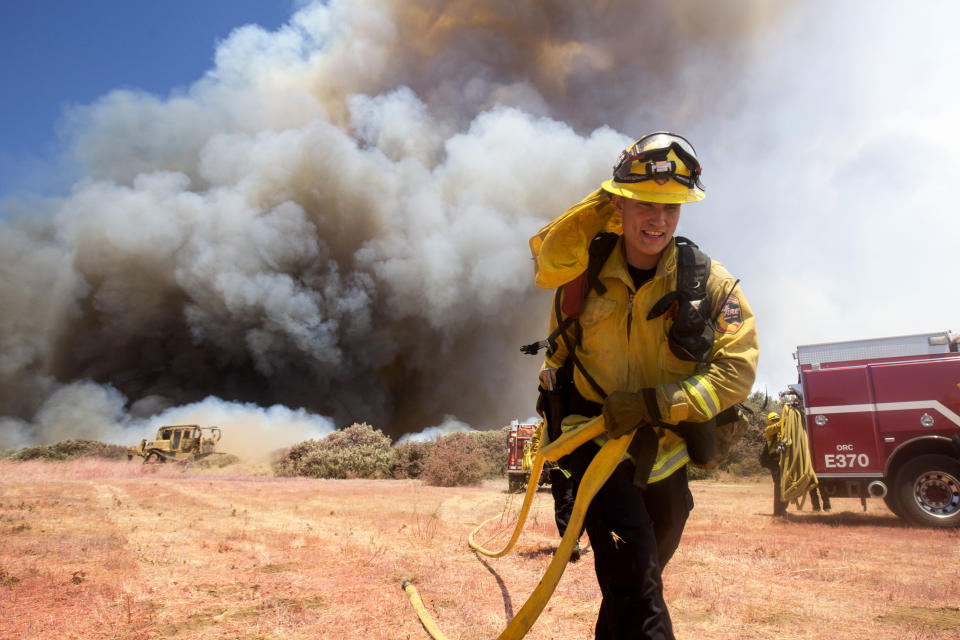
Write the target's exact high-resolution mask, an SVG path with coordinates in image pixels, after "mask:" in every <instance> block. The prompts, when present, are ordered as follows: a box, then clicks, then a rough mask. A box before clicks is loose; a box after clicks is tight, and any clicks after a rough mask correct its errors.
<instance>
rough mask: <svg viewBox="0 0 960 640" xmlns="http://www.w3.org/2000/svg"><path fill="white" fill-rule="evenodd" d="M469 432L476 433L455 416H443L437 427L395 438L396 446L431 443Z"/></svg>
mask: <svg viewBox="0 0 960 640" xmlns="http://www.w3.org/2000/svg"><path fill="white" fill-rule="evenodd" d="M471 431H476V429H474V428H473V427H471V426H470V425H468V424H467V423H465V422H461V421H460V420H458V419H457V417H456V416H444V417H443V421H442V422H441V423H440V424H438V425H434V426H431V427H427V428H426V429H424V430H423V431H418V432H417V433H405V434H403V435H402V436H400V437H399V438H397V441H396V444H403V443H404V442H431V441H433V440H436V439H438V438H441V437H443V436H445V435H449V434H451V433H470V432H471Z"/></svg>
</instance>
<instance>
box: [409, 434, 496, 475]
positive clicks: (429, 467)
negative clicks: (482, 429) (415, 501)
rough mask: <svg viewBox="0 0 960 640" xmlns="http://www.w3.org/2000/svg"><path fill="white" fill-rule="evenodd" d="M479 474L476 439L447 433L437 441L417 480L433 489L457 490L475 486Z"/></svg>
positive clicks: (480, 453)
mask: <svg viewBox="0 0 960 640" xmlns="http://www.w3.org/2000/svg"><path fill="white" fill-rule="evenodd" d="M483 474H484V460H483V451H482V447H481V445H480V442H479V439H478V438H475V437H473V436H472V435H471V434H467V433H451V434H449V435H446V436H443V437H441V438H438V439H437V441H436V446H435V447H434V449H433V452H432V453H431V454H430V457H429V458H427V461H426V463H425V464H424V466H423V473H422V475H421V478H422V479H423V481H424V482H426V483H427V484H429V485H432V486H435V487H460V486H464V485H471V484H479V483H480V480H482V479H483Z"/></svg>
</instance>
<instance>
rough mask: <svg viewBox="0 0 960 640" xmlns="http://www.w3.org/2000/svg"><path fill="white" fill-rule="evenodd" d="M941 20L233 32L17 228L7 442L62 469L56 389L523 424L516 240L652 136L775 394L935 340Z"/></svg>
mask: <svg viewBox="0 0 960 640" xmlns="http://www.w3.org/2000/svg"><path fill="white" fill-rule="evenodd" d="M934 5H936V3H934V4H931V5H924V6H923V7H917V8H914V9H911V11H910V12H908V13H907V14H905V13H904V12H902V11H900V10H899V8H898V5H897V4H896V3H893V2H877V3H872V4H871V7H870V11H869V12H864V11H863V10H861V9H860V8H856V7H845V6H842V5H841V6H835V5H834V4H833V3H828V2H816V3H812V4H810V3H808V4H806V5H803V6H799V5H798V6H796V7H794V8H792V9H786V8H784V9H774V8H772V6H771V5H770V3H767V2H762V1H760V0H756V1H755V2H743V3H736V4H730V3H713V2H709V1H707V0H701V1H697V2H690V3H683V6H679V5H678V6H674V5H670V6H669V7H668V6H666V5H652V6H646V5H644V6H638V5H637V4H636V3H633V2H628V1H627V0H617V1H614V2H604V3H583V2H574V1H573V0H556V1H555V2H549V3H546V4H544V5H539V4H538V5H536V6H535V7H534V6H528V5H522V4H521V5H518V4H517V3H515V2H512V1H509V2H508V1H507V0H502V1H501V0H495V1H492V2H483V3H478V2H473V1H468V0H462V1H456V2H449V1H447V0H445V1H444V2H440V1H439V0H405V1H404V2H399V0H332V1H331V2H329V3H325V4H324V3H319V2H316V3H310V4H306V5H304V6H303V7H302V8H301V9H299V10H298V11H297V12H296V13H295V14H294V15H293V16H292V17H291V20H290V22H289V24H287V25H286V26H284V27H283V28H281V29H279V30H277V31H275V32H267V31H264V30H262V29H260V28H258V27H255V26H247V27H243V28H240V29H238V30H236V31H235V32H234V33H233V34H231V36H230V37H229V38H228V39H226V40H225V41H223V42H222V43H220V44H219V45H218V46H217V49H216V56H215V65H214V67H213V68H212V69H211V70H210V71H209V72H208V73H207V74H206V75H205V76H204V77H203V78H201V79H199V80H198V81H197V82H195V83H194V84H193V85H192V86H190V87H189V88H188V89H186V90H183V91H178V92H176V93H174V94H171V95H170V96H167V97H158V96H153V95H148V94H144V93H140V92H135V91H128V90H118V91H114V92H112V93H110V94H108V95H106V96H104V97H103V98H101V99H100V100H98V101H96V102H94V103H93V104H91V105H87V106H84V107H80V108H77V109H74V110H73V111H72V112H71V113H70V114H69V118H68V125H69V127H68V130H69V131H70V132H71V141H72V144H71V153H72V156H73V158H74V160H75V162H77V163H78V164H79V166H81V167H82V169H83V174H84V175H85V176H86V177H85V178H84V179H83V180H81V181H79V182H78V183H76V184H75V185H74V187H73V189H72V190H71V192H70V193H69V194H67V195H66V196H64V197H62V198H59V199H56V200H48V201H46V202H43V203H40V204H36V205H34V206H33V208H32V209H31V210H30V211H29V212H28V213H27V215H20V216H18V217H16V218H15V219H14V218H13V217H12V214H11V212H14V211H15V209H14V207H13V206H12V205H11V206H10V207H9V208H8V209H6V211H7V215H8V217H10V218H11V221H3V220H2V218H0V279H2V283H3V287H2V288H0V414H2V415H4V416H7V417H5V418H4V419H3V420H4V422H3V424H2V425H0V429H2V430H4V431H7V432H9V433H15V434H17V435H16V438H17V439H18V441H24V440H26V441H34V442H41V441H45V440H48V439H50V438H54V437H60V436H61V435H62V434H63V431H62V430H61V428H60V426H58V425H64V424H66V423H65V422H64V418H61V417H60V416H61V414H59V413H58V412H56V411H53V410H52V409H51V408H50V406H51V405H50V404H49V403H50V402H53V401H54V400H55V396H56V395H57V394H60V393H61V392H62V393H67V392H66V391H63V390H64V389H69V390H70V393H88V394H90V397H91V399H90V400H89V402H87V401H84V402H82V403H78V406H89V407H91V408H90V409H89V417H90V420H89V421H86V420H85V421H82V422H83V423H84V424H100V423H101V422H103V421H109V420H113V421H115V422H116V423H117V424H118V425H120V427H121V428H128V427H129V426H130V425H132V424H135V423H137V422H136V421H138V420H143V419H145V418H150V417H151V416H156V415H157V414H161V415H162V412H163V411H167V410H174V409H173V408H174V407H184V406H188V407H189V406H197V405H196V403H202V402H214V400H204V399H205V398H210V397H211V396H212V397H214V398H220V399H222V400H224V401H226V402H230V403H233V404H229V405H226V406H228V407H245V408H246V409H244V410H250V411H254V412H256V411H261V412H264V416H265V417H269V416H270V415H272V414H270V411H274V412H276V411H278V410H277V409H273V410H264V409H253V408H254V407H273V406H275V405H282V406H285V407H290V408H291V409H290V411H291V412H293V413H292V415H293V416H294V418H291V419H293V421H294V422H295V423H297V424H300V423H301V422H306V423H310V422H311V421H313V420H318V421H320V422H321V423H323V424H326V423H325V422H324V420H326V419H325V418H320V417H319V416H329V417H330V419H331V420H332V423H333V424H337V425H340V426H345V425H347V424H350V423H351V422H353V421H361V422H362V421H365V422H368V423H370V424H372V425H374V426H375V427H377V428H381V429H383V430H384V431H385V432H386V433H388V434H390V435H392V436H398V435H400V434H402V433H406V432H420V431H422V430H423V428H424V425H438V424H439V425H442V424H443V421H444V420H445V418H444V416H453V415H455V416H457V417H458V418H457V420H462V421H463V422H464V424H472V425H475V426H476V427H478V428H492V427H500V426H503V425H505V424H508V423H509V421H510V420H511V419H513V418H516V417H518V416H521V415H529V414H530V413H531V412H532V409H533V404H534V400H535V398H534V395H535V392H536V380H535V377H536V368H537V367H538V364H539V363H538V362H537V361H536V359H535V358H529V357H524V356H522V355H521V354H520V353H519V351H518V347H519V345H520V344H524V343H527V342H531V341H533V340H535V339H537V338H541V337H543V335H542V334H543V333H544V329H545V326H546V314H547V310H548V309H547V308H548V304H549V294H548V293H546V292H541V291H536V290H535V289H534V288H533V285H532V277H531V275H532V269H531V263H530V259H529V252H528V249H527V239H528V238H529V236H530V235H532V233H533V232H535V231H536V229H538V228H539V227H540V226H541V225H542V224H543V223H545V222H546V221H548V220H549V219H551V218H553V217H555V216H556V215H558V214H559V213H561V212H562V211H563V210H564V209H566V208H567V207H568V206H569V205H570V204H572V203H573V202H575V201H577V200H579V199H580V198H581V197H583V196H584V195H586V194H587V193H589V192H590V191H592V190H593V189H595V188H596V186H597V185H598V184H599V183H600V181H601V180H603V179H604V178H606V177H607V175H608V174H609V171H610V167H611V165H612V162H613V160H614V159H615V157H616V155H617V154H618V152H619V151H620V149H622V148H623V147H624V146H626V144H628V143H629V142H630V141H631V140H632V139H633V138H635V137H637V136H639V135H640V134H642V133H644V132H647V131H650V130H654V129H672V130H678V131H680V132H681V133H684V134H685V135H687V136H688V137H690V138H691V139H692V140H693V141H694V143H695V144H696V146H697V148H698V150H699V151H700V155H701V160H702V161H703V164H704V180H705V182H706V184H707V187H708V191H707V193H708V198H707V200H706V201H705V202H703V203H701V204H697V205H694V206H691V207H689V208H688V209H687V210H685V212H684V216H683V219H682V221H681V232H682V233H684V234H685V235H688V236H690V237H692V238H693V239H694V240H696V241H697V242H698V243H700V245H701V246H702V247H703V248H704V249H705V250H706V251H707V252H708V253H710V254H711V255H712V256H713V257H714V258H716V259H718V260H719V261H721V262H723V263H724V264H725V265H727V267H728V268H729V269H730V270H731V272H733V273H734V275H736V276H737V277H740V278H742V286H743V289H744V291H745V292H746V295H747V297H748V299H749V300H750V301H751V303H752V305H753V307H754V310H755V311H756V312H757V314H758V322H759V328H760V336H761V351H762V355H761V368H760V372H759V377H758V385H767V386H769V387H770V388H771V390H774V389H778V388H782V385H785V384H786V383H788V382H792V381H793V379H794V377H795V374H794V373H793V370H792V362H791V360H790V355H789V354H790V351H791V350H792V349H793V348H794V347H795V346H796V344H798V343H805V342H814V341H822V340H831V339H844V338H855V337H869V336H872V335H885V334H889V333H897V332H901V333H911V332H918V331H924V330H934V329H942V328H946V327H942V326H941V325H942V324H946V323H948V318H950V317H956V315H957V311H958V310H960V309H958V305H960V303H958V302H957V301H956V297H955V296H945V295H942V294H941V293H940V292H941V291H942V290H943V288H942V286H939V285H938V284H937V283H933V282H925V281H924V280H922V279H920V278H918V277H917V275H916V274H918V273H925V274H937V273H942V272H943V270H942V264H943V256H944V255H950V254H949V253H947V252H948V250H949V249H951V248H952V245H953V244H955V242H954V241H955V240H956V234H955V233H952V232H950V231H949V230H950V229H952V228H953V226H947V225H946V223H945V222H944V220H945V218H944V217H943V214H942V213H941V212H942V211H943V210H944V206H945V205H944V203H946V202H949V200H948V197H949V195H950V193H949V192H948V189H949V184H950V182H949V176H950V175H951V174H952V169H953V168H954V167H955V166H956V163H957V160H956V154H955V153H953V150H954V149H955V148H956V147H957V145H956V144H955V143H956V142H957V134H958V127H957V125H956V124H955V118H953V115H952V114H953V113H954V112H955V111H956V109H955V108H954V107H955V105H956V102H957V101H956V97H955V89H954V88H953V86H952V84H951V83H949V82H944V81H942V80H939V79H938V76H937V75H936V74H929V73H927V74H925V73H913V71H916V70H917V69H930V68H933V69H936V68H938V67H937V65H938V64H940V63H939V61H940V60H949V59H953V58H952V57H951V56H953V57H955V54H956V53H957V51H956V49H957V44H956V39H955V38H953V37H952V35H950V34H949V33H947V31H948V30H949V29H948V26H947V25H949V24H951V20H947V19H944V17H943V16H945V15H954V16H955V14H956V12H957V9H956V8H955V7H954V6H953V5H952V4H950V3H944V4H940V5H936V6H934ZM937 11H939V12H940V16H939V17H937V18H936V19H933V18H932V15H933V14H934V13H935V12H937ZM861 33H864V35H859V34H861ZM876 42H885V43H887V44H886V45H885V46H883V47H877V46H874V43H876ZM921 42H922V43H923V44H924V46H923V47H922V48H917V47H915V46H913V45H915V44H917V43H921ZM904 159H906V160H907V161H904ZM0 206H2V205H0ZM18 207H20V208H19V209H16V211H20V212H21V213H22V205H18ZM951 224H952V223H951ZM936 277H937V276H936V275H931V276H929V277H928V278H927V280H931V279H934V278H936ZM918 310H920V311H922V318H923V319H924V322H929V323H930V324H932V325H933V326H932V327H928V326H918V320H917V317H916V316H917V311H918ZM80 381H87V382H80ZM88 381H95V383H96V384H97V385H99V387H101V388H99V389H97V388H95V387H92V386H90V385H92V384H93V383H91V382H88ZM118 403H120V405H119V406H118ZM300 411H304V412H306V413H303V414H300V413H299V412H300ZM227 413H229V412H227ZM268 414H269V415H268ZM258 415H259V414H258ZM311 416H313V417H311ZM274 417H275V416H274ZM210 418H211V419H214V418H216V416H210ZM184 419H185V418H184ZM218 419H219V420H220V421H221V422H224V423H225V422H226V420H227V419H231V420H239V419H240V418H239V417H238V416H237V415H236V414H230V415H226V414H225V416H224V417H223V418H222V419H220V418H218ZM198 420H199V418H198ZM78 424H79V423H78ZM151 424H152V423H151ZM222 426H224V427H225V429H226V426H227V425H226V424H224V425H222ZM264 428H266V427H264ZM310 429H314V432H316V428H314V427H310V428H307V429H306V431H310ZM67 431H68V432H69V427H67ZM225 433H226V431H225ZM70 435H74V436H75V435H76V434H75V433H71V434H70ZM225 437H226V436H225ZM258 437H259V436H258Z"/></svg>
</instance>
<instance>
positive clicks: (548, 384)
mask: <svg viewBox="0 0 960 640" xmlns="http://www.w3.org/2000/svg"><path fill="white" fill-rule="evenodd" d="M556 384H557V368H556V367H551V366H549V365H546V364H545V365H543V369H540V385H541V386H542V387H543V388H544V389H546V390H547V391H553V388H554V387H555V386H556Z"/></svg>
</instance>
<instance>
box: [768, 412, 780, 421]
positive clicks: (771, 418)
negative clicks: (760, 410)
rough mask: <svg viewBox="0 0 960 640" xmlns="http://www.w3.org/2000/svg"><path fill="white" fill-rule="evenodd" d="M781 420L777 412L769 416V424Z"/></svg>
mask: <svg viewBox="0 0 960 640" xmlns="http://www.w3.org/2000/svg"><path fill="white" fill-rule="evenodd" d="M779 419H780V414H779V413H777V412H776V411H771V412H770V413H768V414H767V424H773V423H774V422H776V421H777V420H779Z"/></svg>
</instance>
